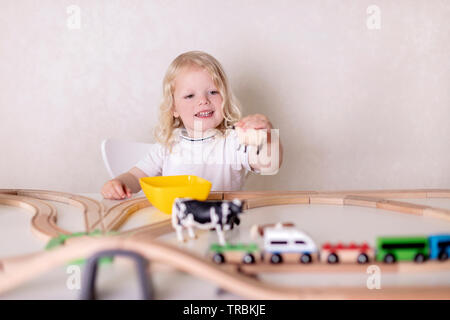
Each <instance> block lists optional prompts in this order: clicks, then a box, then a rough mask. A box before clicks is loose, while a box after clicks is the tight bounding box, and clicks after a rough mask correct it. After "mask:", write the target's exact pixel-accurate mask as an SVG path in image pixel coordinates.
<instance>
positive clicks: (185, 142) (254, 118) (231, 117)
mask: <svg viewBox="0 0 450 320" xmlns="http://www.w3.org/2000/svg"><path fill="white" fill-rule="evenodd" d="M249 129H251V130H249ZM262 129H265V130H262ZM271 129H272V124H271V123H270V121H269V119H268V118H267V117H266V116H264V115H262V114H254V115H249V116H247V117H244V118H242V119H241V110H240V106H239V104H238V101H237V100H236V98H235V97H234V95H233V93H232V92H231V88H230V86H229V83H228V79H227V77H226V75H225V72H224V70H223V68H222V66H221V65H220V63H219V62H218V61H217V60H216V59H215V58H214V57H212V56H211V55H209V54H207V53H204V52H200V51H190V52H186V53H183V54H181V55H179V56H178V57H177V58H176V59H175V60H174V61H173V62H172V63H171V64H170V66H169V68H168V70H167V72H166V75H165V77H164V80H163V100H162V102H161V105H160V115H159V123H158V125H157V127H156V129H155V137H156V140H157V143H154V144H152V145H150V148H149V151H148V154H147V155H146V156H145V158H144V159H142V160H140V161H139V162H138V163H137V164H136V165H135V166H134V167H133V168H131V169H130V170H129V171H128V172H126V173H123V174H121V175H119V176H118V177H116V178H114V179H112V180H109V181H107V182H106V183H105V184H104V186H103V188H102V190H101V193H102V195H103V197H104V198H106V199H116V200H119V199H125V198H129V197H131V194H132V193H136V192H139V190H140V189H141V187H140V185H139V179H140V178H142V177H149V176H160V175H163V176H174V175H196V176H199V177H202V178H204V179H206V180H209V181H210V182H211V183H212V188H211V190H212V191H219V190H220V191H235V190H240V189H241V188H242V186H243V183H244V182H245V178H246V177H247V174H248V172H250V171H251V172H255V173H261V171H264V169H265V168H267V167H268V165H267V164H260V163H261V162H260V161H258V157H260V156H261V155H262V154H264V155H266V156H268V157H269V159H271V161H272V162H274V159H276V162H277V163H276V165H275V167H276V170H278V168H279V167H280V166H281V162H282V146H281V142H279V143H277V145H276V148H277V149H276V152H275V153H274V154H277V157H274V159H272V158H271V151H270V150H271V147H270V146H271V140H274V139H273V137H271ZM255 130H258V131H256V132H258V133H262V134H263V135H264V137H265V138H264V139H263V141H265V143H264V146H265V148H264V147H263V149H262V151H263V152H260V150H259V149H260V146H259V147H258V148H257V147H256V146H255V145H252V144H249V143H251V142H250V140H251V139H250V140H249V136H248V135H247V136H246V133H248V132H252V131H253V132H255ZM259 136H261V135H259ZM278 141H279V140H277V142H278ZM242 143H244V144H245V146H244V147H241V144H242ZM247 144H249V145H248V146H247ZM274 145H275V144H274ZM272 153H273V152H272ZM269 162H270V161H269ZM270 167H271V168H272V169H273V167H274V163H271V165H270Z"/></svg>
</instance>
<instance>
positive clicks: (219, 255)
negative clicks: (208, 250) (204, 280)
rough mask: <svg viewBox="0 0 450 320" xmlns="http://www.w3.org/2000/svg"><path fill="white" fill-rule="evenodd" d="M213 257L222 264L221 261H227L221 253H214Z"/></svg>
mask: <svg viewBox="0 0 450 320" xmlns="http://www.w3.org/2000/svg"><path fill="white" fill-rule="evenodd" d="M212 259H213V261H214V262H215V263H217V264H221V263H224V262H225V257H224V256H223V254H221V253H216V254H214V255H213V258H212Z"/></svg>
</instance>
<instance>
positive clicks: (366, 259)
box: [358, 253, 369, 264]
mask: <svg viewBox="0 0 450 320" xmlns="http://www.w3.org/2000/svg"><path fill="white" fill-rule="evenodd" d="M367 262H369V257H368V256H367V254H365V253H361V254H360V255H359V256H358V263H359V264H365V263H367Z"/></svg>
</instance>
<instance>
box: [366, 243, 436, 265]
mask: <svg viewBox="0 0 450 320" xmlns="http://www.w3.org/2000/svg"><path fill="white" fill-rule="evenodd" d="M428 254H429V245H428V238H427V237H378V238H377V241H376V257H375V258H376V260H377V261H383V262H385V263H395V262H397V261H415V262H419V263H420V262H424V261H425V260H427V259H428Z"/></svg>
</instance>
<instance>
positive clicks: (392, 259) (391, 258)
mask: <svg viewBox="0 0 450 320" xmlns="http://www.w3.org/2000/svg"><path fill="white" fill-rule="evenodd" d="M383 261H384V262H385V263H388V264H391V263H394V262H395V257H394V255H393V254H391V253H388V254H387V255H385V256H384V259H383Z"/></svg>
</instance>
